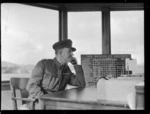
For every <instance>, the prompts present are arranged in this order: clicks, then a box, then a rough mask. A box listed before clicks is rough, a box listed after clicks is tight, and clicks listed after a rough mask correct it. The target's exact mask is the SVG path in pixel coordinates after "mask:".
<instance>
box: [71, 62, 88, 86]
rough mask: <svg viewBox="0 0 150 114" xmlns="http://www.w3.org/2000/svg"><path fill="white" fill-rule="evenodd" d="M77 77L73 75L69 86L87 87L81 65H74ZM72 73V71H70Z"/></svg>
mask: <svg viewBox="0 0 150 114" xmlns="http://www.w3.org/2000/svg"><path fill="white" fill-rule="evenodd" d="M74 68H75V71H76V75H74V74H73V73H71V77H70V81H69V84H70V85H73V86H79V87H85V85H86V83H85V78H84V72H83V69H82V66H81V65H74ZM70 72H71V71H70Z"/></svg>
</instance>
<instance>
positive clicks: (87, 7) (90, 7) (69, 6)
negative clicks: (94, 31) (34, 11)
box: [22, 3, 144, 11]
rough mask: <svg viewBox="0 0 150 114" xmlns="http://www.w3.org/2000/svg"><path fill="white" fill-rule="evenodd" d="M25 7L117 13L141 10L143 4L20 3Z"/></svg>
mask: <svg viewBox="0 0 150 114" xmlns="http://www.w3.org/2000/svg"><path fill="white" fill-rule="evenodd" d="M22 4H26V5H31V6H36V7H42V8H48V9H54V10H65V11H103V10H111V11H119V10H143V9H144V4H143V3H22Z"/></svg>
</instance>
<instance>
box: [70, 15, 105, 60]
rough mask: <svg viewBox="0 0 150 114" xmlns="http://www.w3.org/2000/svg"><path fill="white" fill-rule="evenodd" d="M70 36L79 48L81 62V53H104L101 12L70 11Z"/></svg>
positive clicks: (78, 54) (76, 53)
mask: <svg viewBox="0 0 150 114" xmlns="http://www.w3.org/2000/svg"><path fill="white" fill-rule="evenodd" d="M68 38H69V39H72V40H73V46H74V47H76V48H77V51H76V52H75V54H74V55H75V56H76V57H77V59H78V61H79V63H81V54H102V25H101V12H69V13H68Z"/></svg>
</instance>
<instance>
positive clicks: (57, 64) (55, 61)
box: [54, 57, 66, 70]
mask: <svg viewBox="0 0 150 114" xmlns="http://www.w3.org/2000/svg"><path fill="white" fill-rule="evenodd" d="M54 63H55V64H56V67H57V68H58V69H60V70H62V69H63V67H65V66H66V64H64V65H61V63H60V62H59V61H58V59H57V58H56V57H55V58H54Z"/></svg>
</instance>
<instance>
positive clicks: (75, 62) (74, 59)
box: [71, 57, 78, 65]
mask: <svg viewBox="0 0 150 114" xmlns="http://www.w3.org/2000/svg"><path fill="white" fill-rule="evenodd" d="M71 64H73V65H77V64H78V62H77V59H76V58H75V57H72V60H71Z"/></svg>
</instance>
